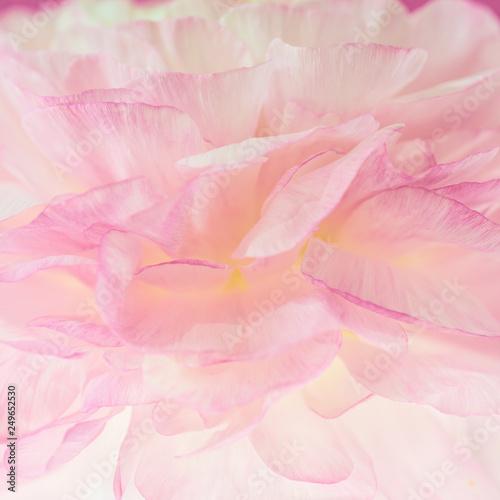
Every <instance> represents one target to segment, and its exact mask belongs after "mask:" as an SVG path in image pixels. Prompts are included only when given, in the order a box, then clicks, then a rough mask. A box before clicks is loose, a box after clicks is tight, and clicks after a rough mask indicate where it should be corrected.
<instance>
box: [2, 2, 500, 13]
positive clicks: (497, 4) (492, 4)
mask: <svg viewBox="0 0 500 500" xmlns="http://www.w3.org/2000/svg"><path fill="white" fill-rule="evenodd" d="M138 1H147V0H138ZM425 1H426V0H405V3H406V4H407V5H408V6H409V7H410V8H412V9H414V8H416V7H418V6H419V5H422V4H423V3H425ZM477 1H478V2H479V3H484V4H485V5H489V6H490V7H491V8H492V9H493V10H494V11H495V12H496V13H497V14H498V15H500V0H477ZM39 3H41V1H40V0H0V9H1V8H3V7H8V6H11V5H15V4H24V5H32V6H35V5H37V4H39Z"/></svg>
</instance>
